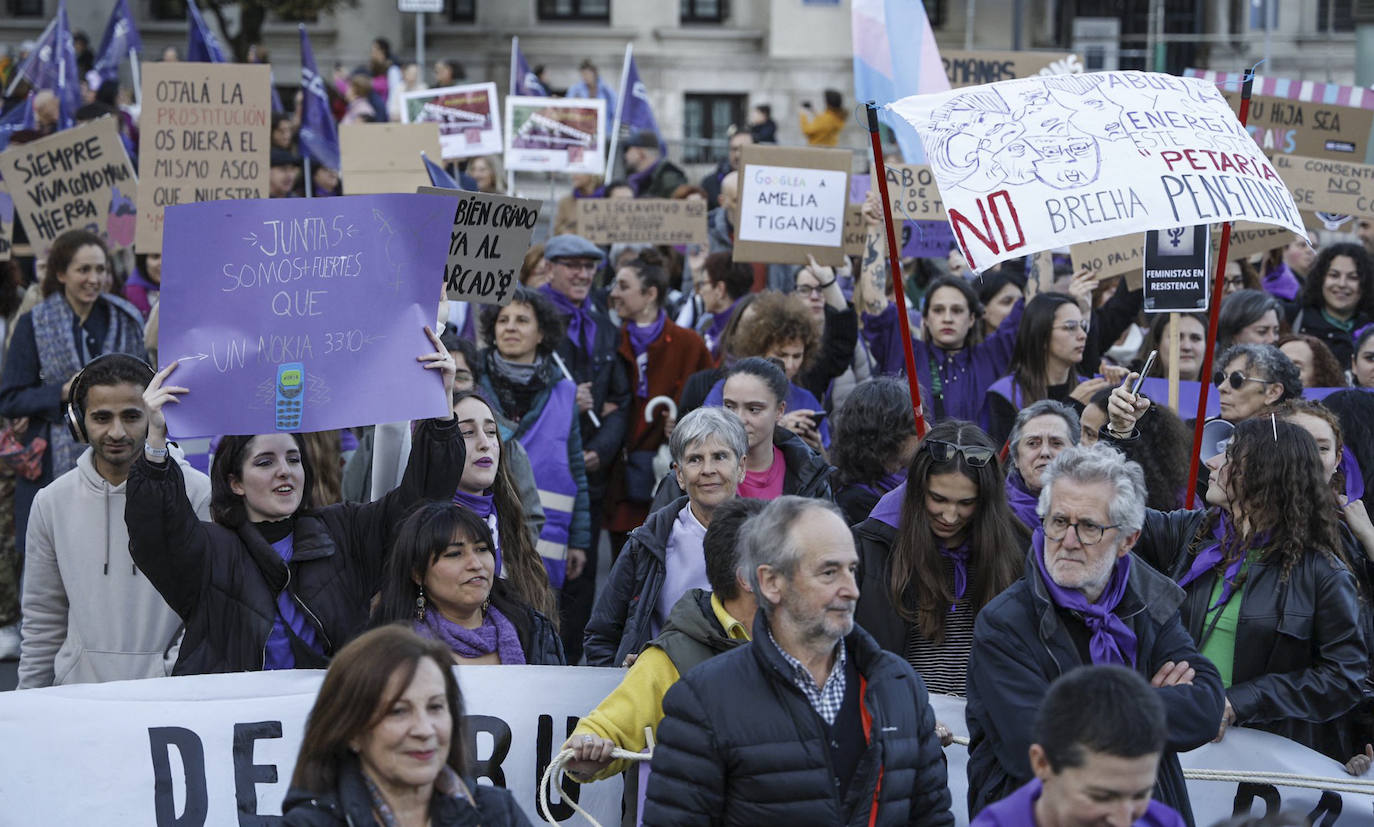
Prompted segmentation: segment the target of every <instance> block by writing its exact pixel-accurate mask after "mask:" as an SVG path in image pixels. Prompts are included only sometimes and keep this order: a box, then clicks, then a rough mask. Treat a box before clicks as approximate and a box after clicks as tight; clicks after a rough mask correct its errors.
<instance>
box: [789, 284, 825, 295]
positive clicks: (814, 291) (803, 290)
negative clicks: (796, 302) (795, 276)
mask: <svg viewBox="0 0 1374 827" xmlns="http://www.w3.org/2000/svg"><path fill="white" fill-rule="evenodd" d="M793 292H795V293H800V294H801V296H802V298H813V297H815V296H821V295H824V294H825V290H824V289H823V288H822V287H821V286H820V285H819V284H813V285H811V286H809V287H802V286H801V285H800V284H798V285H797V287H796V289H795V290H794V291H793Z"/></svg>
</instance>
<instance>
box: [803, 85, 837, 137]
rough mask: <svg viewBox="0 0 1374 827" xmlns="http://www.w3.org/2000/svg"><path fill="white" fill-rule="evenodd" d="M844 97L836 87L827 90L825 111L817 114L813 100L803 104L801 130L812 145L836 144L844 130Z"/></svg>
mask: <svg viewBox="0 0 1374 827" xmlns="http://www.w3.org/2000/svg"><path fill="white" fill-rule="evenodd" d="M844 124H845V111H844V99H843V98H841V97H840V93H839V92H838V91H837V90H835V89H827V90H825V111H824V112H822V113H820V114H819V115H817V114H816V113H815V112H814V111H813V110H812V107H811V101H805V102H803V103H802V106H801V131H802V134H803V135H805V136H806V142H807V143H808V144H810V145H811V146H835V145H836V144H838V143H839V142H840V133H841V132H843V131H844Z"/></svg>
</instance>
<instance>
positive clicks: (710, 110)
mask: <svg viewBox="0 0 1374 827" xmlns="http://www.w3.org/2000/svg"><path fill="white" fill-rule="evenodd" d="M744 106H745V97H744V95H717V94H691V93H689V94H688V95H687V97H686V106H685V107H684V110H683V114H682V135H683V138H684V140H683V147H682V161H683V163H687V164H706V163H711V162H713V161H715V160H717V159H718V158H724V157H725V152H726V149H727V148H728V146H729V130H730V124H735V123H744Z"/></svg>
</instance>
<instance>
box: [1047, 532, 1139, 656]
mask: <svg viewBox="0 0 1374 827" xmlns="http://www.w3.org/2000/svg"><path fill="white" fill-rule="evenodd" d="M1031 548H1032V550H1033V554H1034V556H1035V568H1036V569H1037V570H1039V572H1040V580H1041V581H1042V582H1043V583H1044V584H1045V588H1046V589H1047V590H1048V591H1049V593H1050V600H1051V601H1052V602H1053V603H1054V605H1056V606H1058V607H1059V608H1061V609H1066V610H1068V611H1071V612H1077V613H1079V614H1080V615H1081V616H1082V618H1083V623H1084V624H1085V625H1086V626H1087V627H1088V631H1089V632H1091V633H1092V639H1091V640H1090V641H1089V642H1088V654H1089V655H1090V656H1091V657H1092V662H1093V664H1094V665H1102V664H1112V663H1115V664H1120V665H1121V666H1130V667H1134V666H1135V650H1136V646H1137V645H1138V643H1137V641H1136V637H1135V632H1133V631H1131V627H1130V626H1127V625H1126V623H1125V622H1124V621H1123V620H1122V619H1121V618H1119V617H1117V616H1116V614H1115V610H1116V607H1117V605H1118V604H1119V603H1120V602H1121V597H1122V595H1124V594H1125V593H1126V584H1127V582H1129V580H1130V576H1131V555H1129V554H1127V555H1125V556H1123V557H1122V558H1121V559H1120V560H1117V561H1116V566H1115V567H1114V568H1113V569H1112V579H1111V580H1110V581H1109V582H1108V583H1107V588H1106V589H1105V590H1104V591H1103V592H1102V595H1101V596H1100V597H1098V598H1097V602H1095V603H1089V602H1088V598H1086V597H1084V596H1083V593H1082V592H1080V591H1078V590H1077V589H1066V588H1064V587H1063V586H1060V585H1059V584H1058V583H1056V582H1054V578H1052V577H1050V573H1049V570H1048V569H1046V568H1045V530H1044V529H1043V528H1037V529H1036V530H1035V534H1034V536H1032V537H1031Z"/></svg>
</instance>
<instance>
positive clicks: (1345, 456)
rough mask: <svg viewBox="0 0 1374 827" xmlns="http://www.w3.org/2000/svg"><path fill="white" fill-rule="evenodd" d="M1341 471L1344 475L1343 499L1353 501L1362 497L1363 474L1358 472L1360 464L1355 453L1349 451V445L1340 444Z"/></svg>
mask: <svg viewBox="0 0 1374 827" xmlns="http://www.w3.org/2000/svg"><path fill="white" fill-rule="evenodd" d="M1339 467H1340V469H1341V473H1342V474H1344V475H1345V501H1346V502H1354V501H1355V500H1358V499H1361V498H1362V497H1364V474H1362V473H1361V472H1360V464H1359V463H1358V462H1356V461H1355V455H1354V454H1352V453H1350V446H1348V445H1343V446H1341V464H1340V466H1339Z"/></svg>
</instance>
